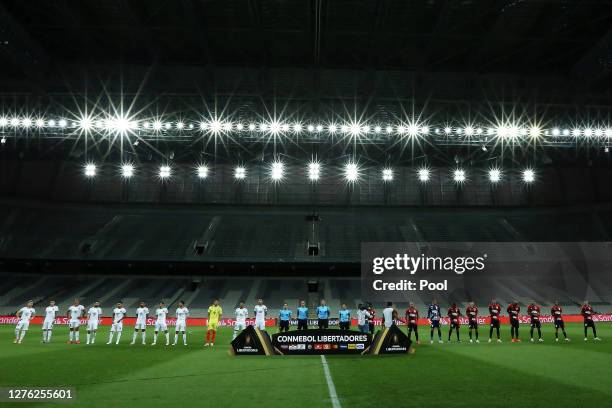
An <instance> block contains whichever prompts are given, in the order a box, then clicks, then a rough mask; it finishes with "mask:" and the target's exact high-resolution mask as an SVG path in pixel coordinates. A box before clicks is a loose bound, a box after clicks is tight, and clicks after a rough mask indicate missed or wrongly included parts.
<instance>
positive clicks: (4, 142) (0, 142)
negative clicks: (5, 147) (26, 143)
mask: <svg viewBox="0 0 612 408" xmlns="http://www.w3.org/2000/svg"><path fill="white" fill-rule="evenodd" d="M0 144H6V137H4V136H2V139H0Z"/></svg>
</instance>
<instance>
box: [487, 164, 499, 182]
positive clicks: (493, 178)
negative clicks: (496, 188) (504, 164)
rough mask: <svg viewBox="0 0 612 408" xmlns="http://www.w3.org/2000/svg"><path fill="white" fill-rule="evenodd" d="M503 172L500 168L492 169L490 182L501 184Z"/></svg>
mask: <svg viewBox="0 0 612 408" xmlns="http://www.w3.org/2000/svg"><path fill="white" fill-rule="evenodd" d="M501 177H502V171H501V169H498V168H492V169H491V170H489V181H490V182H491V183H499V182H500V181H501Z"/></svg>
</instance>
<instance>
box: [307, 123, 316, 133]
mask: <svg viewBox="0 0 612 408" xmlns="http://www.w3.org/2000/svg"><path fill="white" fill-rule="evenodd" d="M306 129H307V130H308V131H309V132H310V133H312V132H314V130H315V128H314V126H313V125H308V127H307V128H306Z"/></svg>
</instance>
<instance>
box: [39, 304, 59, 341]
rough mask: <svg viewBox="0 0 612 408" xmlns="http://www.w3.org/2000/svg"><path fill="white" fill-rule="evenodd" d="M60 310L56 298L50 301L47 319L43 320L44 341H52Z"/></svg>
mask: <svg viewBox="0 0 612 408" xmlns="http://www.w3.org/2000/svg"><path fill="white" fill-rule="evenodd" d="M57 312H59V307H57V305H56V304H55V300H51V301H49V306H47V307H46V308H45V320H44V321H43V326H42V330H43V339H42V342H43V343H49V342H51V333H52V332H53V325H54V324H55V318H56V317H57Z"/></svg>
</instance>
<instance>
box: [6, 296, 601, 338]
mask: <svg viewBox="0 0 612 408" xmlns="http://www.w3.org/2000/svg"><path fill="white" fill-rule="evenodd" d="M33 305H34V302H33V301H32V300H29V301H27V302H26V305H25V306H24V307H22V308H21V309H20V310H19V311H18V312H17V317H18V319H19V320H18V322H17V325H16V327H15V339H14V342H15V343H17V344H20V343H21V342H22V341H23V339H24V337H25V335H26V333H27V331H28V329H29V325H30V321H31V320H32V319H33V318H34V316H35V313H36V311H35V309H34V307H33ZM177 306H178V307H177V308H176V310H175V313H174V316H175V317H176V324H175V334H174V342H173V343H172V345H177V344H178V340H179V334H182V340H183V344H184V345H187V333H186V327H187V317H188V316H189V309H188V308H187V307H185V303H184V302H183V301H179V302H178V303H177ZM488 311H489V317H490V324H489V325H490V329H489V342H491V341H492V339H493V332H494V330H495V331H496V334H497V341H498V342H501V336H500V326H501V323H500V317H501V313H502V307H501V305H500V304H499V303H498V302H497V301H496V300H495V299H493V300H492V301H491V303H490V304H489V306H488ZM506 311H507V313H508V317H509V320H510V327H511V328H510V331H511V336H512V342H520V341H521V340H520V338H519V325H520V322H519V317H520V305H519V303H518V302H517V301H514V302H512V303H511V304H510V305H508V307H507V308H506ZM253 312H254V317H255V322H254V323H255V327H256V328H258V329H260V330H265V320H266V316H267V314H268V308H267V307H266V305H265V304H264V303H263V299H258V300H257V304H256V305H255V306H254V307H253ZM58 313H59V307H58V306H57V305H56V304H55V301H50V302H49V305H48V306H47V307H46V308H45V318H44V321H43V325H42V332H43V338H42V342H43V343H48V342H50V341H51V336H52V332H53V326H54V324H55V321H56V318H57V316H58ZM478 313H479V310H478V307H477V306H476V305H475V304H474V302H470V303H469V304H468V306H467V308H466V310H465V315H464V314H463V313H462V312H461V310H460V309H459V307H458V306H457V305H456V304H455V303H453V304H451V305H450V307H449V308H448V311H447V316H448V318H449V331H448V341H449V342H450V341H451V336H452V334H453V331H454V332H455V333H456V337H457V341H458V342H460V341H461V340H460V336H459V327H460V326H461V323H460V317H462V316H465V317H467V319H468V327H469V337H470V342H473V341H474V340H475V341H476V342H477V343H479V342H480V340H479V334H478V326H479V324H478V317H479V314H478ZM580 313H581V315H582V317H583V319H584V340H585V341H586V340H587V329H588V328H591V329H592V332H593V338H594V340H596V341H599V340H601V339H600V338H599V337H597V331H596V328H595V322H594V321H593V315H594V314H596V312H595V311H594V310H593V308H592V307H591V305H590V304H589V302H588V301H585V302H584V304H583V305H582V307H581V310H580ZM149 314H150V311H149V308H148V307H147V305H146V303H145V302H140V303H139V306H138V308H137V309H136V314H135V315H136V323H135V325H134V332H133V335H132V342H131V344H135V343H136V340H137V337H138V333H139V332H140V334H141V342H142V344H146V326H147V318H148V317H149ZM168 315H169V311H168V308H167V307H166V305H165V303H164V302H163V301H162V302H159V304H158V307H157V308H156V309H155V316H156V320H155V330H154V334H153V342H152V343H151V344H152V345H155V344H157V337H158V334H159V333H160V332H162V333H163V334H164V336H165V340H166V345H170V333H169V331H168V324H167V321H166V319H167V317H168ZM375 315H376V311H375V309H374V308H373V306H372V305H371V304H361V305H359V307H358V310H357V313H356V319H357V326H358V328H359V331H361V332H362V333H367V332H370V333H372V334H373V333H374V328H375V325H374V318H375ZM527 315H528V316H529V318H530V326H531V330H530V337H531V341H532V342H533V341H534V336H533V335H534V330H537V333H538V341H540V342H541V341H544V340H543V338H542V331H541V322H540V316H541V308H540V306H538V305H537V304H536V303H535V302H531V303H530V304H529V305H528V307H527ZM551 315H552V316H553V319H554V324H555V340H556V341H558V340H559V330H561V332H562V333H563V336H564V338H565V340H566V341H569V338H568V337H567V333H566V331H565V323H564V321H563V309H562V308H561V306H560V305H559V302H558V301H557V302H555V304H554V305H553V306H552V308H551ZM126 316H127V310H126V308H125V307H124V305H123V303H122V302H118V303H117V304H116V306H115V308H114V309H113V317H112V324H111V329H110V335H109V339H108V342H107V344H112V343H113V340H115V344H119V341H120V339H121V334H122V332H123V321H124V318H125V317H126ZM222 316H223V309H222V308H221V306H220V304H219V300H218V299H215V300H214V301H213V302H212V304H211V305H210V307H209V308H208V326H207V330H206V342H205V343H204V346H205V347H208V346H213V345H214V343H215V340H216V334H217V328H218V326H219V321H220V320H221V318H222ZM308 316H309V308H308V307H307V306H306V302H305V301H301V302H300V304H299V306H298V307H297V309H296V316H295V318H296V319H297V329H298V330H306V329H307V328H308ZM316 316H317V326H318V328H319V329H327V328H328V327H329V319H330V308H329V307H328V306H327V304H326V303H325V300H321V302H320V305H319V306H317V308H316ZM66 317H67V318H68V327H69V340H68V342H69V343H71V344H74V343H76V344H79V343H80V326H81V318H83V317H85V318H86V319H87V344H93V343H95V341H96V334H97V331H98V325H99V322H100V319H101V317H102V308H101V307H100V302H95V303H94V304H93V305H92V306H91V307H90V308H89V309H87V311H85V307H84V306H83V305H81V304H80V301H79V299H75V300H74V302H73V304H72V305H71V306H70V307H69V308H68V310H67V312H66ZM234 317H235V324H234V332H233V338H236V336H237V334H238V333H239V332H240V331H241V330H244V329H245V328H246V326H247V319H248V318H249V311H248V309H247V308H246V307H245V304H244V302H240V304H239V306H238V307H237V308H236V309H235V311H234ZM352 317H353V316H352V311H351V310H350V309H348V308H347V306H346V304H342V306H341V308H340V310H339V311H338V324H339V327H340V330H349V329H350V326H351V319H352ZM441 318H442V310H441V308H440V306H439V305H438V304H437V302H436V301H435V300H434V301H433V302H432V303H431V304H430V305H429V306H428V309H427V319H428V320H429V323H430V328H431V331H430V342H431V343H433V341H434V331H435V330H436V329H437V334H438V341H439V342H440V343H442V332H441V328H440V320H441ZM292 319H293V311H292V310H291V309H289V306H288V304H287V303H285V304H283V306H282V308H281V309H280V311H279V314H278V330H279V331H288V330H289V325H290V322H291V320H292ZM418 320H419V311H418V310H417V308H416V307H415V305H414V303H410V304H409V306H408V308H407V309H406V311H405V313H404V317H403V318H402V317H401V316H400V315H399V312H398V311H397V310H396V308H395V307H394V305H393V303H392V302H387V307H386V308H384V310H383V312H382V322H383V325H385V326H386V327H390V326H391V325H393V324H395V322H397V321H402V322H404V323H406V325H407V330H408V337H409V338H410V339H411V338H412V334H413V333H414V335H415V340H416V342H417V343H419V333H418ZM115 336H116V337H115ZM474 337H475V338H474Z"/></svg>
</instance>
